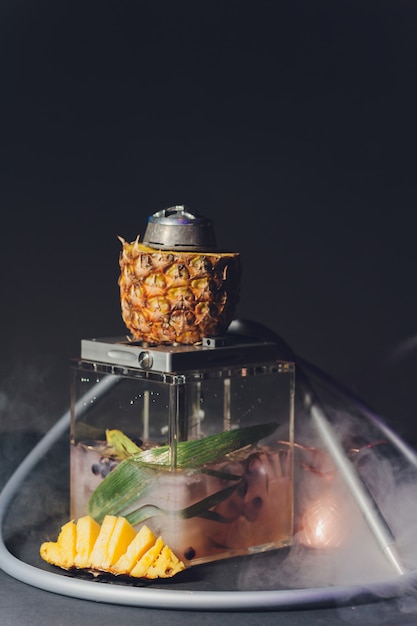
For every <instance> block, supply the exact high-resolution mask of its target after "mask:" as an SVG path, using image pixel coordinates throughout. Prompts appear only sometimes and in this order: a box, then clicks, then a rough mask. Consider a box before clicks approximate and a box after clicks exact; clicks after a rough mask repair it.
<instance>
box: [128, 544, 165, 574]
mask: <svg viewBox="0 0 417 626" xmlns="http://www.w3.org/2000/svg"><path fill="white" fill-rule="evenodd" d="M163 547H164V542H163V539H162V537H158V539H157V540H156V541H155V544H154V545H153V546H152V547H151V548H149V550H147V551H146V552H145V554H144V555H143V557H142V558H141V559H139V561H138V562H137V563H136V565H135V566H134V567H133V569H132V570H131V572H130V575H131V576H134V577H135V578H143V577H144V576H145V574H146V572H147V571H148V569H149V568H150V567H151V565H153V563H154V561H155V560H156V559H157V558H158V556H159V554H160V552H161V551H162V548H163Z"/></svg>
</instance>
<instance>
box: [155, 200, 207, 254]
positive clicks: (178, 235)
mask: <svg viewBox="0 0 417 626" xmlns="http://www.w3.org/2000/svg"><path fill="white" fill-rule="evenodd" d="M143 243H144V244H145V245H146V246H150V247H151V248H157V249H159V250H160V249H163V250H190V251H193V250H194V251H196V252H198V251H210V250H216V248H217V244H216V237H215V234H214V229H213V224H212V222H211V220H209V219H207V218H206V217H203V216H201V215H200V214H199V213H197V211H193V210H191V209H189V208H188V207H185V206H184V205H177V206H172V207H170V208H168V209H163V210H162V211H158V212H157V213H154V214H153V215H151V216H150V217H149V219H148V226H147V228H146V231H145V235H144V237H143Z"/></svg>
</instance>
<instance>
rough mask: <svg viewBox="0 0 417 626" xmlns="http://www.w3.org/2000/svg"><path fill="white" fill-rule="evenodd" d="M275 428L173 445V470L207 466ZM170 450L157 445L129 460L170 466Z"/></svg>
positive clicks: (262, 426) (264, 426)
mask: <svg viewBox="0 0 417 626" xmlns="http://www.w3.org/2000/svg"><path fill="white" fill-rule="evenodd" d="M277 427H278V424H276V423H275V422H270V423H268V424H260V425H255V426H245V427H243V428H236V429H235V430H227V431H224V432H220V433H215V434H214V435H208V436H207V437H204V438H203V439H192V440H190V441H179V442H178V443H177V444H176V451H175V452H174V453H176V458H175V466H176V467H177V468H181V469H182V468H196V467H202V466H203V465H205V464H207V463H213V462H215V461H217V460H218V459H221V458H222V457H224V456H225V455H226V454H230V453H231V452H234V451H235V450H240V449H241V448H245V447H246V446H248V445H251V444H254V443H256V442H258V441H260V440H261V439H264V438H265V437H267V436H268V435H271V434H272V433H273V432H274V431H275V430H276V429H277ZM171 456H172V451H171V448H170V446H168V445H165V446H159V447H155V448H150V449H149V450H144V451H143V452H140V453H138V454H135V455H133V458H134V459H136V460H137V461H139V462H140V463H144V464H146V465H148V466H157V467H161V466H166V467H167V468H169V467H170V465H171V460H172V459H171Z"/></svg>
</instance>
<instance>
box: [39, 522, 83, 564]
mask: <svg viewBox="0 0 417 626" xmlns="http://www.w3.org/2000/svg"><path fill="white" fill-rule="evenodd" d="M76 541H77V527H76V525H75V523H74V522H73V521H70V522H67V523H66V524H64V525H63V526H62V528H61V531H60V533H59V535H58V539H57V541H56V542H53V541H46V542H45V543H43V544H42V545H41V549H40V554H41V557H42V558H43V559H44V560H45V561H47V562H48V563H52V564H53V565H59V567H62V568H63V569H70V568H71V567H73V565H74V560H75V550H76Z"/></svg>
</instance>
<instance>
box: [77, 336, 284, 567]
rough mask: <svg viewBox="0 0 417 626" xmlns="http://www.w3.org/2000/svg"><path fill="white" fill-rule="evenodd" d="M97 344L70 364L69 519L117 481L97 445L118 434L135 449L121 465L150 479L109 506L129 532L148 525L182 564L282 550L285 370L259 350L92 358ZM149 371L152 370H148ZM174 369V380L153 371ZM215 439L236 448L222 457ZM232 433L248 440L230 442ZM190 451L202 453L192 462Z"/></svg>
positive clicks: (127, 349)
mask: <svg viewBox="0 0 417 626" xmlns="http://www.w3.org/2000/svg"><path fill="white" fill-rule="evenodd" d="M91 342H94V340H91ZM97 345H99V344H94V343H89V344H88V346H87V349H84V353H85V354H86V355H87V357H88V358H86V357H85V356H82V357H81V358H80V359H77V360H74V361H73V363H72V385H71V388H72V401H71V407H72V417H71V485H70V487H71V517H73V518H74V519H77V518H78V517H80V516H82V515H85V514H86V513H87V512H90V513H91V514H93V513H94V510H95V509H94V507H93V510H92V509H91V500H90V499H91V497H92V495H93V493H97V492H96V491H95V490H96V489H97V488H98V487H99V485H100V484H101V483H102V482H103V480H104V479H105V478H106V477H107V476H109V475H110V474H113V477H114V476H115V475H116V474H115V472H116V471H117V472H119V474H120V472H121V463H122V459H121V458H120V455H118V454H115V450H114V448H113V447H112V446H111V445H109V443H108V440H107V437H106V431H108V430H111V431H112V430H117V431H121V432H122V433H123V434H124V435H126V436H127V437H129V439H130V440H131V441H133V442H134V443H135V444H136V445H137V446H138V448H140V450H141V451H142V452H140V451H139V452H137V453H135V454H134V456H133V457H130V458H129V463H133V462H135V463H136V461H133V460H132V459H139V462H138V463H137V465H138V467H139V470H138V471H139V472H140V471H142V470H141V468H142V467H143V468H144V472H146V477H147V478H149V477H150V480H148V481H147V482H146V485H147V487H146V489H144V488H143V485H142V481H141V480H138V483H137V485H136V483H135V481H133V483H135V484H130V485H129V489H130V490H131V491H132V490H133V491H134V492H135V494H136V495H135V498H134V501H132V500H131V499H130V501H129V503H128V504H127V505H126V507H125V508H124V509H123V508H122V509H120V508H118V509H117V510H114V509H112V503H111V502H109V506H108V508H107V509H106V512H107V513H110V514H120V515H123V516H125V517H127V519H129V520H130V521H131V522H132V523H133V525H134V526H135V527H137V528H140V526H141V525H143V524H146V525H147V526H148V527H150V528H151V529H152V530H153V531H154V532H155V533H156V534H157V535H162V537H163V539H164V541H165V542H166V543H167V544H168V545H169V546H170V547H171V549H172V550H174V552H175V553H176V554H177V556H178V557H179V558H180V559H182V560H184V561H185V562H186V563H187V564H188V565H191V564H197V563H201V562H206V561H211V560H214V559H218V558H226V557H231V556H235V555H239V554H248V553H253V552H260V551H265V550H269V549H275V548H279V547H283V546H287V545H289V544H290V543H291V539H292V534H293V430H294V365H293V364H292V363H289V362H282V361H279V360H276V359H275V358H271V354H273V350H272V352H271V347H270V346H269V347H268V349H267V350H266V351H265V349H264V348H265V345H264V344H262V345H260V346H256V345H255V346H254V345H253V344H252V345H250V346H247V347H245V346H236V345H233V346H232V348H231V349H230V350H229V349H228V348H227V347H226V348H218V346H217V345H216V346H214V347H213V348H210V346H209V345H208V346H205V347H204V346H203V347H201V348H200V349H197V348H191V347H190V348H178V349H177V352H175V350H176V349H175V348H171V349H166V348H165V349H162V348H161V349H159V350H158V348H156V349H154V350H150V351H149V350H147V349H146V350H143V349H142V348H141V347H140V346H139V347H137V346H126V344H123V343H122V345H121V349H119V344H117V343H116V344H114V343H113V342H110V343H106V342H102V343H100V346H99V347H100V350H98V351H97V350H96V346H97ZM91 346H92V348H93V350H92V351H91V349H90V348H91ZM103 346H104V348H103ZM84 347H85V346H84ZM161 351H162V352H163V353H164V354H163V361H162V363H163V365H162V366H161V361H160V360H159V361H158V359H160V356H161V355H160V353H161ZM131 354H134V358H133V357H131V356H128V355H131ZM167 355H168V356H167ZM263 356H266V357H267V360H266V361H262V360H260V359H261V358H262V357H263ZM177 357H178V358H177ZM105 359H108V361H113V362H105ZM187 359H188V360H187ZM155 362H156V363H159V365H158V366H159V367H160V368H161V369H159V370H155V369H152V364H154V363H155ZM123 363H124V364H123ZM126 363H128V364H127V365H126ZM178 363H180V364H182V365H183V366H184V367H183V370H182V371H181V372H179V371H163V370H170V369H172V368H176V367H177V365H178ZM192 364H194V365H195V364H197V365H198V367H194V368H193V367H192ZM149 366H151V367H149ZM225 433H229V435H230V434H231V435H232V439H231V441H232V440H233V442H234V441H235V439H233V437H235V438H236V439H238V440H239V442H240V443H241V442H243V445H239V444H236V443H234V447H235V448H236V449H230V450H229V448H228V447H227V446H228V445H229V443H228V442H227V445H226V449H221V445H222V442H223V441H224V439H223V437H224V434H225ZM241 433H242V434H243V435H244V437H249V438H248V439H244V438H243V439H242V441H240V439H239V437H238V435H239V436H240V434H241ZM215 435H216V436H219V439H217V438H216V439H215V440H213V436H215ZM259 437H261V438H259ZM217 441H218V444H217V443H216V442H217ZM192 442H200V444H201V446H202V447H200V448H198V450H199V452H196V453H195V454H194V453H193V454H191V453H190V443H192ZM162 446H166V447H164V448H163V449H164V450H166V452H167V453H166V456H165V457H164V458H165V462H164V464H163V465H159V466H155V465H154V464H153V461H152V465H147V462H146V459H147V457H146V454H147V453H148V451H150V453H151V454H152V453H153V452H155V450H158V449H160V450H162V448H161V447H162ZM202 449H204V451H206V450H209V451H210V455H209V457H208V458H207V457H206V456H205V454H204V455H201V450H202ZM184 451H185V452H186V454H187V460H186V462H185V464H184V461H183V457H182V454H183V452H184ZM125 464H126V463H125ZM135 467H136V465H135ZM139 476H140V473H139ZM89 502H90V508H89ZM99 521H100V519H99Z"/></svg>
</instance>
